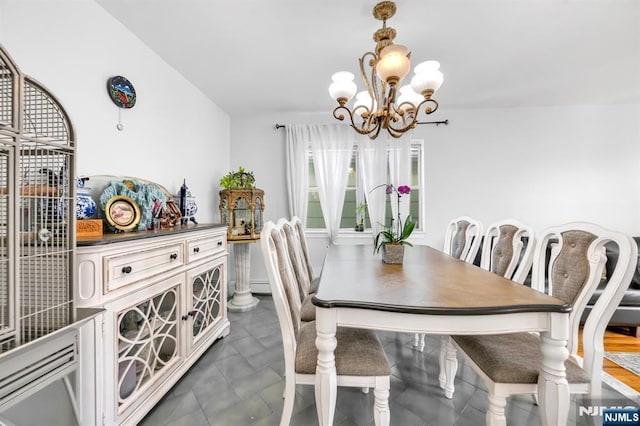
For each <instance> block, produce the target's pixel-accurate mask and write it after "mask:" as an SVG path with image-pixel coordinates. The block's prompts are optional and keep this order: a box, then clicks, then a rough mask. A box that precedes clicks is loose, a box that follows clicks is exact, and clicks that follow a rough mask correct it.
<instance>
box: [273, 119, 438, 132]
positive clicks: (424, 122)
mask: <svg viewBox="0 0 640 426" xmlns="http://www.w3.org/2000/svg"><path fill="white" fill-rule="evenodd" d="M416 124H435V125H436V126H439V125H441V124H444V125H445V126H448V125H449V119H447V120H442V121H418V122H417V123H416ZM275 127H276V130H278V129H284V128H285V127H287V126H286V125H285V124H278V123H276V126H275Z"/></svg>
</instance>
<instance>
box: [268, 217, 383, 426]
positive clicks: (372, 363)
mask: <svg viewBox="0 0 640 426" xmlns="http://www.w3.org/2000/svg"><path fill="white" fill-rule="evenodd" d="M260 244H261V248H262V255H263V257H264V264H265V268H266V270H267V275H268V277H269V284H270V286H271V293H272V297H273V302H274V305H275V307H276V313H277V316H278V322H279V324H280V331H281V333H282V344H283V348H284V360H285V376H284V380H285V390H284V406H283V410H282V417H281V419H280V425H281V426H288V425H289V423H290V421H291V415H292V413H293V404H294V399H295V394H296V389H295V387H296V384H304V385H314V384H315V372H316V364H317V359H318V351H317V349H316V344H315V340H316V323H315V321H311V322H306V323H304V322H302V321H301V320H300V306H301V301H300V293H299V291H298V286H297V283H296V282H295V281H296V278H295V272H294V270H293V265H292V264H291V261H290V258H289V255H288V249H287V247H286V241H285V239H284V238H283V237H282V232H281V231H280V230H279V229H278V228H277V226H276V225H275V224H274V223H273V222H272V221H268V222H267V223H265V225H264V227H263V229H262V232H261V235H260ZM336 340H337V346H336V349H335V365H336V373H337V384H338V386H348V387H358V388H363V387H366V388H373V389H374V391H373V394H374V404H373V412H374V421H375V424H376V425H385V426H388V425H389V422H390V412H389V387H390V382H391V380H390V374H391V372H390V368H389V362H388V360H387V357H386V354H385V352H384V349H383V347H382V344H381V343H380V340H379V339H378V337H377V335H376V334H375V332H374V331H371V330H365V329H356V328H346V327H338V328H337V330H336Z"/></svg>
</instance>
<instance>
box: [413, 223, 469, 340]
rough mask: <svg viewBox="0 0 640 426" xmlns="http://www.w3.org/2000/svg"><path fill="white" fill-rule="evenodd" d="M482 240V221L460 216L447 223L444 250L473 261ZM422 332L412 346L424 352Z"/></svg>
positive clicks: (416, 336) (464, 259)
mask: <svg viewBox="0 0 640 426" xmlns="http://www.w3.org/2000/svg"><path fill="white" fill-rule="evenodd" d="M481 241H482V223H481V222H480V221H478V220H476V219H473V218H470V217H469V216H460V217H458V218H456V219H453V220H452V221H451V222H449V224H448V225H447V229H446V231H445V235H444V250H443V251H444V252H445V253H447V254H449V255H451V256H453V257H455V258H457V259H460V260H463V261H465V262H469V263H473V261H474V260H475V258H476V256H477V254H478V250H479V249H480V243H481ZM424 341H425V335H424V333H416V334H415V336H414V339H413V347H415V348H416V349H417V350H418V351H420V352H424V344H425V343H424Z"/></svg>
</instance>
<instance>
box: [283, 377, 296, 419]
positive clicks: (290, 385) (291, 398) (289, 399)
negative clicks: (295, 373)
mask: <svg viewBox="0 0 640 426" xmlns="http://www.w3.org/2000/svg"><path fill="white" fill-rule="evenodd" d="M295 399H296V383H295V378H289V377H288V376H285V378H284V405H283V407H282V417H280V426H289V424H290V423H291V416H292V415H293V403H294V402H295Z"/></svg>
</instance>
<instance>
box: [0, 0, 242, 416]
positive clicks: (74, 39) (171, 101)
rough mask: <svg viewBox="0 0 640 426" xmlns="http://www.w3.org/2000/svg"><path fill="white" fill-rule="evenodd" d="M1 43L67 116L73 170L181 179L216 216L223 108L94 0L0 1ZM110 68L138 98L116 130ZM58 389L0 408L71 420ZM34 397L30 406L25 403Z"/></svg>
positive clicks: (175, 185) (208, 215)
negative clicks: (73, 154)
mask: <svg viewBox="0 0 640 426" xmlns="http://www.w3.org/2000/svg"><path fill="white" fill-rule="evenodd" d="M0 44H2V46H3V47H4V48H5V49H6V50H7V51H8V52H9V55H11V57H12V58H13V60H14V61H15V62H16V64H17V65H18V67H19V68H20V70H21V71H22V72H23V73H25V74H28V75H29V76H31V77H33V78H35V79H36V80H38V81H39V82H41V83H42V84H44V86H45V87H47V88H48V89H49V90H51V91H52V92H53V93H54V95H55V96H56V97H57V99H58V100H59V101H60V103H61V104H62V106H63V107H64V108H65V110H66V111H67V112H68V114H69V115H70V117H71V120H72V122H73V124H74V126H75V130H76V135H77V138H76V139H77V156H76V159H77V167H76V169H77V170H76V171H77V174H78V175H96V174H107V175H125V176H135V177H139V178H144V179H148V180H151V181H155V182H158V183H159V184H161V185H163V186H164V187H166V188H167V189H168V190H169V191H171V192H174V193H175V191H177V190H178V189H179V187H180V185H181V184H182V181H183V179H186V181H187V184H188V185H189V188H190V189H191V192H192V194H193V195H194V196H195V197H196V201H197V203H198V214H197V218H198V219H199V221H200V222H219V212H218V181H219V179H220V177H221V176H222V175H223V174H225V173H226V172H227V171H228V169H229V156H230V153H229V139H230V120H229V116H228V115H227V114H226V113H225V112H224V111H222V110H221V109H220V108H219V107H218V106H217V105H215V104H214V103H213V102H211V101H210V100H209V99H208V98H206V97H205V96H204V95H203V94H202V93H201V92H200V91H199V90H197V89H196V88H195V87H194V86H193V85H192V84H190V83H189V82H188V81H186V80H185V79H184V77H183V76H182V75H180V74H179V73H178V72H176V71H175V70H174V69H173V68H171V67H170V66H168V64H167V63H166V62H164V61H163V60H162V59H160V58H159V57H158V56H157V55H156V54H155V53H154V52H153V51H151V50H150V49H149V48H147V47H146V45H144V44H143V43H142V42H141V41H140V40H139V39H137V38H136V37H134V36H133V35H132V34H131V33H130V32H129V31H128V30H127V29H125V28H124V27H123V26H122V25H121V24H120V23H119V22H118V21H116V20H115V19H114V18H113V17H112V16H111V15H109V14H108V13H107V12H105V11H104V9H102V8H101V7H100V6H98V5H97V4H96V3H94V2H93V0H64V1H62V0H60V1H58V0H37V1H33V0H0ZM114 75H123V76H125V77H127V78H128V79H129V80H130V81H131V82H132V83H133V84H134V86H135V89H136V92H137V96H138V98H137V103H136V105H135V107H134V108H133V109H131V110H123V111H122V122H123V124H124V131H122V132H120V131H118V130H117V129H116V124H117V123H118V108H117V107H116V106H115V105H114V104H113V103H112V102H111V100H110V99H109V97H108V96H107V89H106V82H107V79H108V78H109V77H112V76H114ZM59 387H60V386H59V383H56V384H54V385H51V386H49V387H47V388H45V389H44V390H42V391H40V392H39V393H38V394H37V395H36V396H34V397H33V398H30V399H29V400H28V401H25V402H24V403H22V404H19V405H16V406H14V407H11V408H10V409H9V410H7V411H6V412H4V413H3V414H2V416H3V417H5V418H7V419H10V420H12V421H13V422H15V424H44V423H43V420H42V418H43V417H46V418H47V420H48V424H72V422H71V419H72V417H71V416H72V411H71V408H70V405H69V404H68V401H67V400H66V399H65V398H66V393H65V392H64V390H62V393H60V392H61V391H60V389H59ZM54 397H55V398H54ZM52 403H53V405H52ZM34 405H35V406H36V407H39V410H36V411H33V410H30V407H31V408H32V407H33V406H34ZM0 423H1V421H0Z"/></svg>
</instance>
